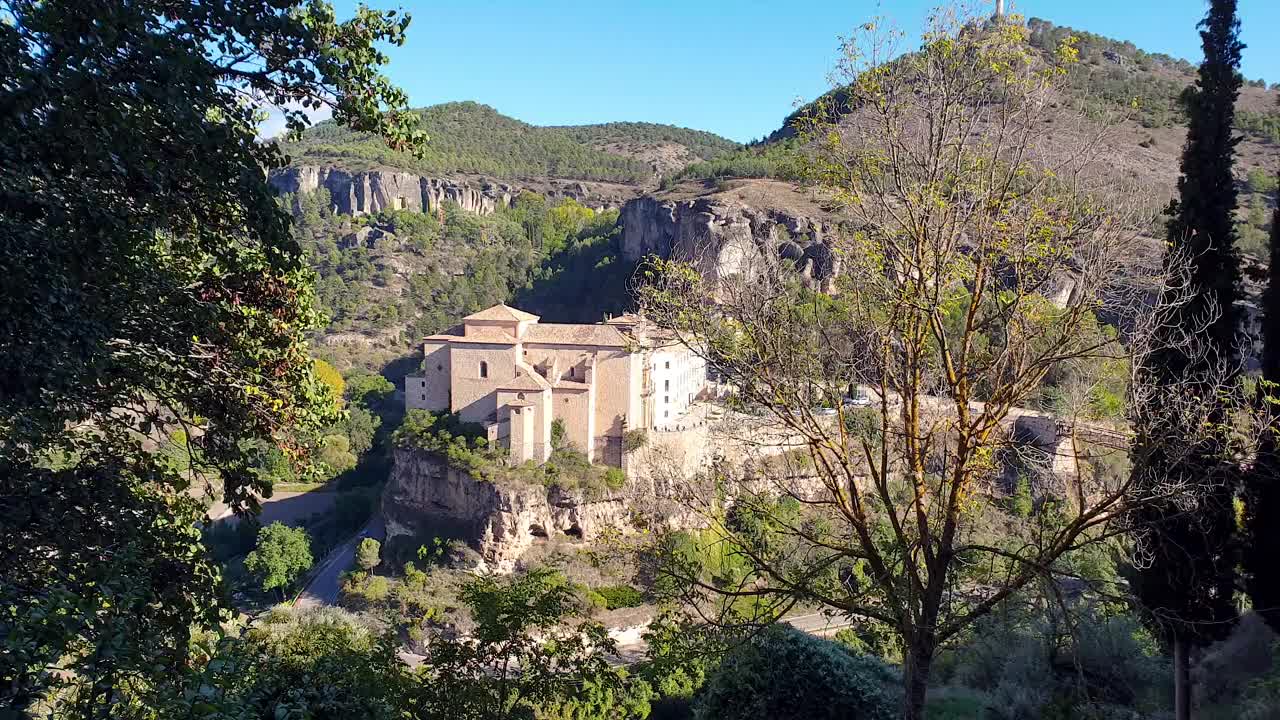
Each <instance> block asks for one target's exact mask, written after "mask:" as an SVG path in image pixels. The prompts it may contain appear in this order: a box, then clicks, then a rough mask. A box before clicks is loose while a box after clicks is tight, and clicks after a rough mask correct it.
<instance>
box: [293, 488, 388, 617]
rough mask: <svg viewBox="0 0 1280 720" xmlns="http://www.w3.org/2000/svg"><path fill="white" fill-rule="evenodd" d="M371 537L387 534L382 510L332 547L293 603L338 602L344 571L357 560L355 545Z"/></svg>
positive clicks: (303, 605)
mask: <svg viewBox="0 0 1280 720" xmlns="http://www.w3.org/2000/svg"><path fill="white" fill-rule="evenodd" d="M366 537H371V538H373V539H375V540H377V541H378V542H382V541H383V540H385V539H386V537H387V529H386V526H385V524H384V523H383V522H382V513H381V512H378V513H375V514H374V516H373V517H372V518H370V519H369V523H368V524H367V525H365V526H364V530H361V531H360V532H359V533H357V534H356V535H355V536H354V537H352V538H350V539H348V540H347V541H346V542H344V543H343V544H341V545H339V546H338V547H336V548H334V549H333V550H331V551H329V555H328V556H326V557H325V559H324V561H323V562H322V563H321V564H320V567H319V569H318V570H316V572H315V574H314V575H312V577H311V582H309V583H307V586H306V587H305V588H303V590H302V592H301V593H299V594H298V599H297V600H295V601H294V603H293V605H294V607H297V608H300V609H305V608H313V607H320V606H322V605H334V604H336V603H337V602H338V593H339V592H340V591H341V589H342V574H343V573H345V572H346V571H348V570H350V569H351V566H352V564H354V562H355V557H356V545H357V544H359V542H360V540H361V539H362V538H366Z"/></svg>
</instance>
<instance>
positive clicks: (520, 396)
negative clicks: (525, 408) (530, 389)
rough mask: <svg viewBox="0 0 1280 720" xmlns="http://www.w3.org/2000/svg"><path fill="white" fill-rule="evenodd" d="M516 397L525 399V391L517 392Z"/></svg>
mask: <svg viewBox="0 0 1280 720" xmlns="http://www.w3.org/2000/svg"><path fill="white" fill-rule="evenodd" d="M516 399H517V400H523V399H524V393H516Z"/></svg>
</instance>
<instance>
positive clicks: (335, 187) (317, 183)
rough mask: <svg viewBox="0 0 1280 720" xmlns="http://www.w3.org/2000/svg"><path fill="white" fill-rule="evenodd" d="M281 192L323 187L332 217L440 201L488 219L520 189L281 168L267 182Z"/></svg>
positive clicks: (389, 173) (421, 207) (383, 173)
mask: <svg viewBox="0 0 1280 720" xmlns="http://www.w3.org/2000/svg"><path fill="white" fill-rule="evenodd" d="M268 181H269V182H270V183H271V185H272V187H274V188H275V189H276V191H277V192H280V193H294V194H295V195H297V194H305V193H310V192H314V191H315V190H316V189H318V188H321V187H323V188H325V189H327V190H328V191H329V195H330V196H331V197H332V199H333V206H334V209H335V210H336V212H338V213H340V214H343V215H365V214H372V213H376V212H379V211H381V210H411V211H414V212H432V211H434V210H435V209H436V208H437V207H439V205H440V204H441V203H443V202H445V201H446V200H447V201H451V202H455V203H457V204H458V205H459V206H461V207H462V209H463V210H467V211H469V212H473V213H477V214H481V215H487V214H489V213H492V212H493V211H494V210H495V209H496V208H497V207H499V206H505V205H509V204H510V203H511V200H512V198H513V197H514V196H515V195H516V194H518V193H519V189H517V188H515V187H513V186H510V185H506V184H503V183H496V182H489V181H475V182H471V181H462V180H454V179H450V178H436V177H422V176H420V175H415V174H413V173H407V172H401V171H397V170H369V171H366V172H351V171H348V170H344V169H342V168H337V167H333V166H316V165H301V166H296V167H288V168H283V169H281V170H277V171H275V172H273V173H272V174H271V176H270V178H268Z"/></svg>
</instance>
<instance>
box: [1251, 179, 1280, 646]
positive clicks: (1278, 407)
mask: <svg viewBox="0 0 1280 720" xmlns="http://www.w3.org/2000/svg"><path fill="white" fill-rule="evenodd" d="M1269 244H1270V249H1271V258H1270V264H1269V265H1268V267H1267V288H1266V291H1265V293H1264V295H1263V302H1262V308H1263V316H1262V358H1261V361H1262V362H1261V365H1262V368H1261V369H1262V383H1261V385H1260V387H1259V388H1258V398H1259V400H1260V408H1259V409H1260V410H1261V411H1262V412H1263V413H1264V416H1267V417H1272V418H1274V417H1276V416H1280V190H1277V192H1276V209H1275V212H1274V214H1273V215H1272V216H1271V235H1270V240H1269ZM1244 496H1245V546H1244V557H1243V560H1244V571H1245V586H1246V588H1247V589H1248V591H1249V599H1250V600H1252V601H1253V609H1254V610H1255V611H1257V613H1258V614H1259V615H1261V616H1262V618H1263V619H1264V620H1266V621H1267V624H1268V625H1270V626H1271V629H1273V630H1275V631H1276V632H1280V573H1278V572H1276V562H1275V559H1276V557H1280V428H1278V427H1277V425H1276V423H1275V422H1268V423H1267V425H1266V426H1265V427H1263V429H1262V433H1261V434H1260V435H1259V440H1258V454H1257V458H1256V459H1255V460H1254V463H1253V469H1252V471H1251V472H1250V473H1249V474H1248V475H1247V476H1246V477H1245V489H1244Z"/></svg>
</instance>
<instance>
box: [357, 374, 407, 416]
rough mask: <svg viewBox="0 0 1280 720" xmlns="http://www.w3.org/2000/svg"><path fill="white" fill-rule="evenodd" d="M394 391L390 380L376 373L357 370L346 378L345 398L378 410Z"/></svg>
mask: <svg viewBox="0 0 1280 720" xmlns="http://www.w3.org/2000/svg"><path fill="white" fill-rule="evenodd" d="M395 392H396V386H395V385H392V384H391V381H390V380H388V379H386V378H385V377H383V376H381V375H378V374H377V373H367V372H357V373H354V374H352V375H351V376H349V377H348V378H347V400H349V401H350V402H352V403H354V404H356V405H360V406H362V407H366V408H368V409H370V410H374V411H376V410H378V409H379V408H380V407H381V406H382V403H384V402H386V401H387V400H388V399H389V398H390V397H391V396H392V395H394V394H395Z"/></svg>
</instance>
